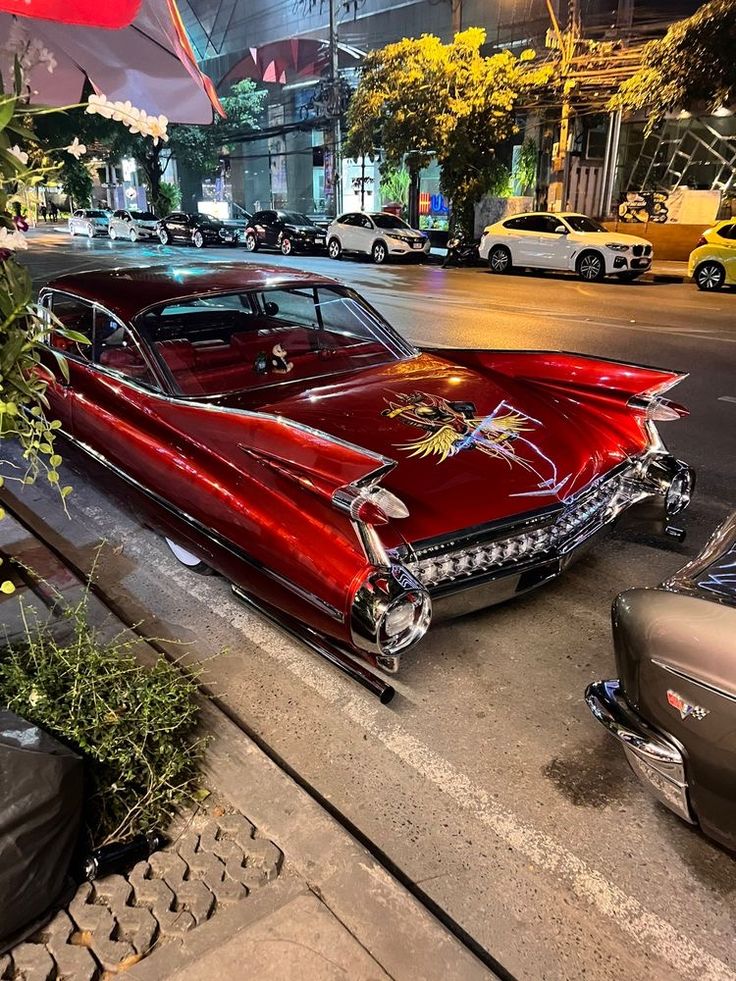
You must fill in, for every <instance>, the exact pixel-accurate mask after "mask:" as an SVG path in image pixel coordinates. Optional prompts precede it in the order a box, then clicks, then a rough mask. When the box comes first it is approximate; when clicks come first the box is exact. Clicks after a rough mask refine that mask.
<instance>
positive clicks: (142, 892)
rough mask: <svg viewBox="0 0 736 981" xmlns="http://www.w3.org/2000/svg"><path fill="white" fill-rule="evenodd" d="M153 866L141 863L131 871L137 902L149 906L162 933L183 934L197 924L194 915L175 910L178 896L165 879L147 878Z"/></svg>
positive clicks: (130, 877)
mask: <svg viewBox="0 0 736 981" xmlns="http://www.w3.org/2000/svg"><path fill="white" fill-rule="evenodd" d="M150 871H152V870H151V866H150V864H149V863H148V862H146V863H145V864H144V863H140V864H139V865H136V866H135V868H134V869H133V870H132V872H131V873H130V876H129V877H128V878H129V879H130V881H131V883H132V885H133V889H134V891H135V897H136V902H137V903H138V904H143V905H145V906H148V907H149V908H150V910H151V912H152V914H153V915H154V916H155V918H156V919H157V920H158V923H159V926H160V928H161V933H163V934H165V935H170V934H174V935H177V934H182V933H186V932H187V930H191V929H192V928H193V927H194V926H196V923H195V920H194V917H193V916H192V914H191V913H188V912H187V911H186V910H175V909H174V908H173V907H174V902H175V900H176V896H175V895H174V892H173V891H172V890H171V889H170V888H169V886H167V885H166V883H165V882H164V881H163V879H147V878H145V874H146V872H150Z"/></svg>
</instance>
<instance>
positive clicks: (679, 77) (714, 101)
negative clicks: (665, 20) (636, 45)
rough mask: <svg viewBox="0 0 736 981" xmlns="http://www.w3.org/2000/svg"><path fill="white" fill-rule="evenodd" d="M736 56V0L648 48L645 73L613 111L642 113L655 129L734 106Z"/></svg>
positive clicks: (625, 89)
mask: <svg viewBox="0 0 736 981" xmlns="http://www.w3.org/2000/svg"><path fill="white" fill-rule="evenodd" d="M735 52H736V0H710V3H704V4H703V6H702V7H700V9H699V10H698V11H697V12H696V13H694V14H693V15H692V17H688V18H687V19H685V20H681V21H678V22H677V23H675V24H673V25H672V27H670V29H669V30H668V31H667V33H666V34H665V36H664V37H663V38H659V39H658V40H656V41H650V43H649V44H647V45H646V47H645V48H644V51H643V53H642V67H641V68H640V69H639V71H637V72H636V74H635V75H633V76H632V77H631V78H630V79H628V81H626V82H624V83H623V85H621V87H620V89H619V91H618V93H617V94H616V95H615V96H614V97H613V99H612V107H613V108H616V109H622V110H624V111H626V112H638V111H640V110H643V111H644V112H646V114H647V116H648V119H649V125H650V126H652V125H653V124H654V123H655V122H656V121H657V120H658V119H659V118H661V117H662V116H663V115H664V114H665V113H666V112H671V111H672V110H675V109H686V108H688V107H689V106H693V107H698V108H701V107H705V108H706V109H711V110H713V109H717V108H718V107H719V106H728V105H732V104H733V103H734V102H735V101H736V57H735Z"/></svg>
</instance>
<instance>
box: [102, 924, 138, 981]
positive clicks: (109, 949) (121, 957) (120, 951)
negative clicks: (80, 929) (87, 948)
mask: <svg viewBox="0 0 736 981" xmlns="http://www.w3.org/2000/svg"><path fill="white" fill-rule="evenodd" d="M107 912H108V915H110V921H111V923H112V925H113V930H115V929H116V928H117V924H116V923H115V920H114V919H113V917H112V915H111V914H110V911H109V910H108V911H107ZM92 950H93V951H94V955H95V957H96V958H97V960H98V961H99V962H100V963H101V964H102V966H103V967H104V968H105V969H106V970H109V971H114V970H115V969H116V968H118V967H119V966H120V964H121V963H122V962H123V961H127V960H128V959H129V958H132V957H134V956H135V953H136V951H135V950H134V949H133V945H132V944H129V943H128V941H127V940H115V939H113V937H111V936H105V931H104V930H102V931H99V930H97V931H94V932H93V933H92Z"/></svg>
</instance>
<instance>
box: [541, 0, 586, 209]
mask: <svg viewBox="0 0 736 981" xmlns="http://www.w3.org/2000/svg"><path fill="white" fill-rule="evenodd" d="M546 3H547V12H548V13H549V18H550V21H551V22H552V30H553V32H554V35H555V41H556V43H557V47H558V48H559V50H560V79H561V81H562V108H561V111H560V138H559V142H558V144H557V153H556V154H555V156H554V157H553V159H552V176H551V180H550V185H549V192H548V199H547V206H548V207H549V208H550V210H552V211H562V210H563V209H564V207H565V204H566V201H565V197H566V194H567V177H568V169H569V153H568V148H569V143H570V124H571V120H572V91H573V88H574V85H575V83H574V82H573V81H572V80H571V79H570V78H569V75H570V72H571V68H572V62H573V59H574V57H575V50H576V46H577V41H578V38H579V36H580V21H579V13H578V0H568V21H567V30H566V31H565V32H564V33H563V32H562V30H561V29H560V22H559V20H558V19H557V14H556V13H555V10H554V7H553V6H552V2H551V0H546Z"/></svg>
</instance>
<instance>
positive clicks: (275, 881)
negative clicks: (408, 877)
mask: <svg viewBox="0 0 736 981" xmlns="http://www.w3.org/2000/svg"><path fill="white" fill-rule="evenodd" d="M3 498H4V500H3V503H4V505H5V506H6V508H8V513H7V515H6V517H5V518H4V519H3V520H2V521H0V552H2V554H3V556H5V557H16V558H17V559H19V560H20V561H21V562H22V563H24V564H25V565H26V566H28V567H30V568H32V569H34V570H36V571H37V573H38V575H39V576H40V577H42V578H43V580H44V581H46V582H47V583H49V584H50V585H51V586H52V587H53V589H54V590H57V591H58V592H60V593H61V594H62V596H63V597H64V600H65V602H66V603H67V604H69V605H72V604H73V603H74V602H76V601H77V599H78V598H79V597H80V596H81V595H82V592H83V590H84V585H83V583H82V582H81V581H80V579H79V577H78V576H77V575H76V573H75V571H74V570H73V569H72V568H71V567H70V566H69V565H68V563H66V562H65V561H64V560H63V558H62V557H61V556H60V555H59V554H58V552H57V551H56V549H57V548H58V541H57V542H54V544H53V548H54V551H52V550H51V548H49V546H48V545H47V544H46V543H45V542H44V541H42V540H41V539H40V538H39V537H37V535H36V533H35V531H34V529H35V528H37V529H38V530H39V531H40V533H41V534H43V529H44V528H45V527H46V526H45V525H44V524H43V521H42V519H39V518H38V516H37V515H35V513H34V512H31V511H29V510H28V509H26V508H24V507H23V506H20V507H19V508H18V512H17V515H15V516H14V515H13V513H12V508H13V506H14V504H16V505H17V502H16V501H15V499H14V497H13V495H12V494H11V493H10V492H7V491H3ZM58 592H57V595H58ZM18 595H21V596H24V598H25V600H26V601H27V602H33V603H34V604H35V605H36V607H37V608H39V609H40V612H41V614H42V615H43V616H44V617H47V616H49V615H51V616H53V612H51V607H52V606H53V602H52V600H53V591H52V592H49V591H48V589H46V588H45V587H43V586H41V587H40V588H39V587H38V586H36V587H35V588H34V589H33V590H30V589H28V588H26V589H23V588H22V587H21V588H20V589H19V591H18ZM17 602H18V600H17V597H16V598H15V599H13V598H6V599H5V600H4V601H3V602H2V605H1V606H0V610H2V615H3V621H4V622H5V623H6V624H8V625H9V626H10V628H11V633H12V632H13V623H14V622H16V623H17V619H16V621H14V617H17ZM13 604H15V607H14V605H13ZM89 609H90V617H91V621H92V622H93V623H94V624H95V625H99V626H100V627H101V628H102V629H103V630H104V631H105V632H108V631H109V633H110V634H117V633H119V632H120V630H121V629H123V630H125V629H127V628H126V627H125V625H124V624H122V623H121V621H119V620H118V619H117V618H116V617H115V616H114V614H113V613H112V612H111V610H110V609H109V608H108V607H107V606H106V604H105V603H104V602H103V600H102V599H101V598H100V597H99V596H95V595H94V594H91V595H90V597H89ZM140 656H141V658H142V659H143V660H144V661H146V662H149V663H150V661H151V660H152V659H155V658H156V657H157V654H156V652H155V651H154V650H153V649H152V648H151V647H150V646H149V645H148V644H146V643H145V642H143V641H141V644H140ZM201 710H202V720H203V725H204V729H205V731H206V733H207V734H208V735H209V737H210V740H211V741H210V743H209V746H208V751H207V759H206V782H207V786H208V788H211V790H212V792H213V798H212V801H213V803H211V804H210V806H209V807H208V809H207V811H206V812H198V813H196V814H194V815H189V816H188V817H187V818H186V821H185V823H184V825H183V827H182V828H181V829H180V830H177V829H174V830H173V831H172V834H171V837H172V839H173V841H172V844H171V845H170V846H169V847H168V848H167V849H166V850H164V851H161V852H158V853H155V854H154V855H153V856H152V857H151V859H150V861H149V862H147V863H140V864H139V865H138V866H136V867H135V868H134V869H133V870H132V872H131V873H130V874H128V875H127V876H125V877H123V876H109V877H107V878H106V879H102V880H100V881H99V882H95V883H94V884H90V883H85V884H83V885H82V886H81V887H80V888H79V890H78V892H77V894H76V896H75V898H74V899H73V901H72V902H71V903H70V905H69V906H68V908H67V909H65V910H62V911H61V912H59V913H58V914H57V916H56V917H55V919H54V920H53V921H52V922H51V923H50V924H49V925H47V927H45V928H44V929H43V930H41V931H39V933H38V934H36V935H35V936H34V937H32V938H30V940H29V941H26V942H25V943H22V944H20V945H19V946H18V947H16V948H14V950H12V951H11V952H10V956H7V955H6V956H5V957H0V979H14V981H15V979H16V978H20V977H22V978H23V979H24V981H37V979H38V981H46V979H48V978H52V977H62V976H63V977H70V978H73V981H98V979H100V978H101V977H102V976H103V973H105V972H107V973H106V974H105V976H108V975H109V973H117V972H118V971H120V970H125V971H126V973H127V974H128V975H129V976H130V977H131V978H135V979H137V981H160V979H163V978H175V979H177V981H195V979H196V981H200V979H202V978H208V977H213V976H217V977H218V978H219V979H221V981H229V979H236V978H237V979H239V981H240V979H254V981H256V979H257V981H263V979H270V978H273V979H274V981H276V979H278V981H338V979H350V981H378V979H387V978H391V979H397V981H398V979H406V981H420V979H426V981H433V979H437V981H440V979H441V981H448V979H453V981H476V979H478V981H480V979H487V978H493V977H496V976H497V975H496V974H494V973H493V972H492V971H490V970H489V969H488V968H487V967H486V966H485V965H484V964H483V963H482V962H481V961H480V960H478V959H477V958H476V957H475V956H474V955H473V954H472V953H471V951H470V950H469V949H468V948H467V947H465V946H464V945H463V943H461V941H460V940H459V939H458V938H457V937H456V936H455V935H454V934H453V933H451V932H450V931H449V930H448V929H447V928H446V927H445V926H444V925H443V924H442V923H440V922H439V920H437V919H436V918H435V917H434V916H433V915H432V914H431V913H430V912H429V911H428V910H427V908H426V907H425V906H423V905H422V903H421V902H419V900H418V899H417V898H415V897H414V896H413V895H412V894H411V893H410V892H409V891H408V890H407V889H406V888H405V887H404V886H402V885H401V884H400V883H399V882H398V881H397V880H396V879H395V878H394V877H393V876H392V875H390V874H389V873H388V872H387V871H386V869H385V868H384V867H383V866H382V865H381V864H380V863H379V862H378V861H377V860H376V859H375V858H374V857H373V856H372V855H371V854H370V852H369V851H368V850H367V849H366V848H364V847H363V846H362V845H361V844H359V843H358V842H357V841H356V840H355V838H353V837H352V836H351V835H350V834H349V833H348V831H346V830H345V828H343V827H342V826H341V825H340V824H339V823H338V822H337V821H336V820H335V819H333V818H332V817H331V816H330V815H329V814H328V813H327V812H326V811H325V810H324V808H323V807H322V806H321V805H320V804H319V803H317V801H316V800H315V799H313V798H312V797H311V796H310V795H309V794H308V793H307V792H306V791H305V790H303V789H301V788H300V787H299V786H298V785H297V784H296V783H295V782H294V781H293V780H292V779H291V778H290V777H289V776H288V775H287V774H286V773H285V772H284V770H282V769H281V768H280V767H278V766H277V765H276V763H275V762H273V761H272V760H271V759H270V758H269V757H268V756H267V755H266V754H265V753H264V752H263V751H262V750H261V749H260V748H259V747H258V746H257V745H256V744H255V743H254V742H253V741H252V740H251V739H249V738H248V736H246V735H245V734H244V733H243V732H242V731H241V729H239V728H238V727H237V726H235V725H234V724H233V723H232V722H231V721H230V720H229V719H228V718H227V717H226V716H225V715H224V714H223V713H222V712H221V711H219V710H218V709H217V708H216V707H215V706H214V704H213V703H212V702H211V701H210V700H209V699H205V698H203V699H202V701H201Z"/></svg>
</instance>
